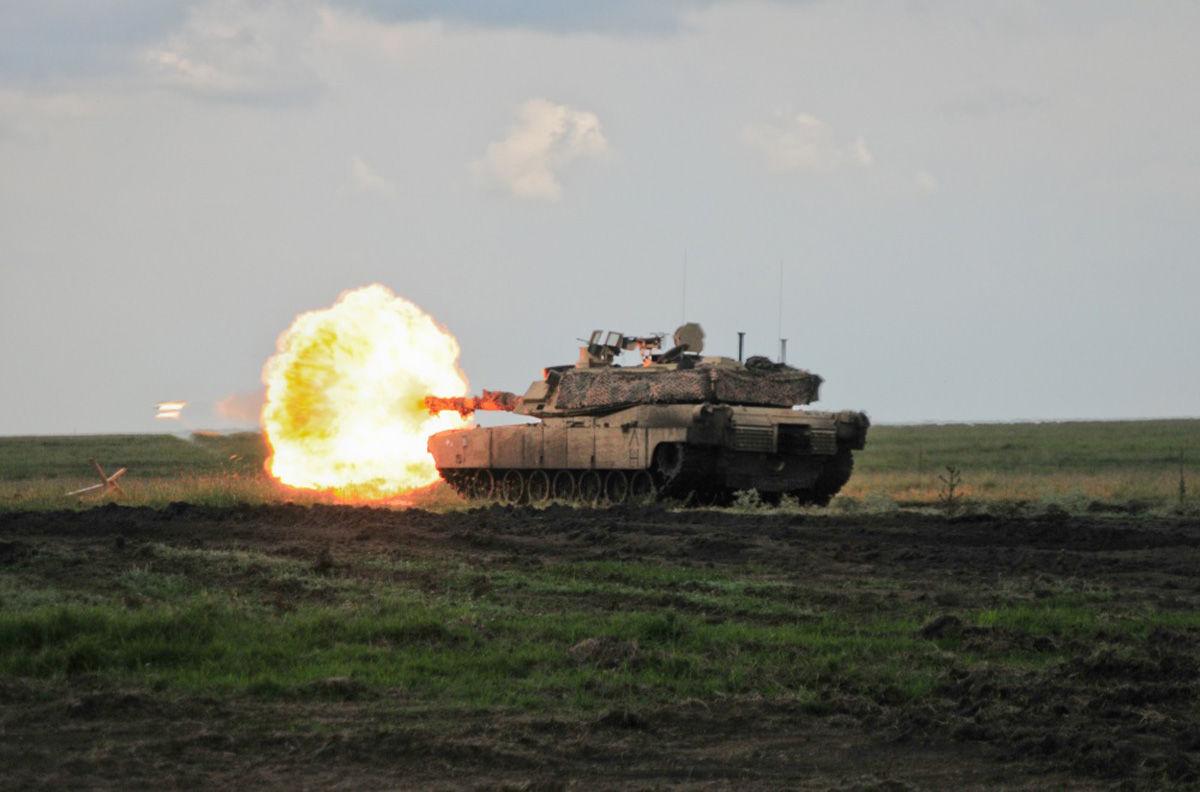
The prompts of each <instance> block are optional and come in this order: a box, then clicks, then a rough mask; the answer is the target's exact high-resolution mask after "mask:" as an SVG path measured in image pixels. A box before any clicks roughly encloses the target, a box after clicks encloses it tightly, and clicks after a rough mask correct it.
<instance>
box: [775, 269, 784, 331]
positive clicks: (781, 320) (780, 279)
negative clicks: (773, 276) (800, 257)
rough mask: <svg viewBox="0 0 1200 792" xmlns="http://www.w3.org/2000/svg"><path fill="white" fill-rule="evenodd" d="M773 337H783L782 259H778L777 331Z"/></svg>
mask: <svg viewBox="0 0 1200 792" xmlns="http://www.w3.org/2000/svg"><path fill="white" fill-rule="evenodd" d="M775 337H776V338H782V337H784V259H779V332H776V334H775Z"/></svg>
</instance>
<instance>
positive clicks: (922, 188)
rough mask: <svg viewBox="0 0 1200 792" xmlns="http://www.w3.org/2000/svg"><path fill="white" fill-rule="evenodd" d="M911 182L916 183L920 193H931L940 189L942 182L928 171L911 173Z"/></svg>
mask: <svg viewBox="0 0 1200 792" xmlns="http://www.w3.org/2000/svg"><path fill="white" fill-rule="evenodd" d="M913 182H914V183H915V184H916V185H917V192H919V193H921V194H922V195H933V194H934V193H935V192H937V191H938V190H940V189H942V183H941V182H940V181H938V179H937V177H936V176H934V175H933V174H932V173H930V172H929V171H923V170H920V171H917V172H916V173H915V174H914V175H913Z"/></svg>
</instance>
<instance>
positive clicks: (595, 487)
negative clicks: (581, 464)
mask: <svg viewBox="0 0 1200 792" xmlns="http://www.w3.org/2000/svg"><path fill="white" fill-rule="evenodd" d="M603 494H604V482H603V481H601V480H600V474H599V473H597V472H596V471H594V470H585V471H584V472H583V475H581V476H580V477H579V500H581V501H582V502H584V503H586V504H587V505H589V506H595V505H596V504H597V503H599V502H600V496H601V495H603Z"/></svg>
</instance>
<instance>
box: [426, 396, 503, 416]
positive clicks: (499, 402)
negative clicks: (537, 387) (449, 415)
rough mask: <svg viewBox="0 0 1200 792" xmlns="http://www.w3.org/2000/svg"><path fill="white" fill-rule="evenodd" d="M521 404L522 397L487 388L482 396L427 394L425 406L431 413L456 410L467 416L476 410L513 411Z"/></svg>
mask: <svg viewBox="0 0 1200 792" xmlns="http://www.w3.org/2000/svg"><path fill="white" fill-rule="evenodd" d="M520 405H521V397H520V396H518V395H517V394H515V393H509V392H508V391H490V390H485V391H484V392H483V394H482V395H481V396H426V397H425V407H426V409H428V410H429V413H430V414H431V415H437V414H438V413H440V412H443V411H445V410H454V411H455V412H456V413H458V414H459V415H461V416H462V417H464V418H466V417H467V416H468V415H470V414H472V413H473V412H475V411H476V410H495V411H498V412H512V411H513V410H515V409H517V407H519V406H520Z"/></svg>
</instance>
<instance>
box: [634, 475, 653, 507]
mask: <svg viewBox="0 0 1200 792" xmlns="http://www.w3.org/2000/svg"><path fill="white" fill-rule="evenodd" d="M657 494H658V492H657V491H656V489H655V486H654V477H653V476H651V475H650V471H648V470H639V471H637V472H635V473H634V474H633V475H632V476H630V477H629V500H630V501H631V502H633V503H652V502H653V501H654V498H655V496H656V495H657Z"/></svg>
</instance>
